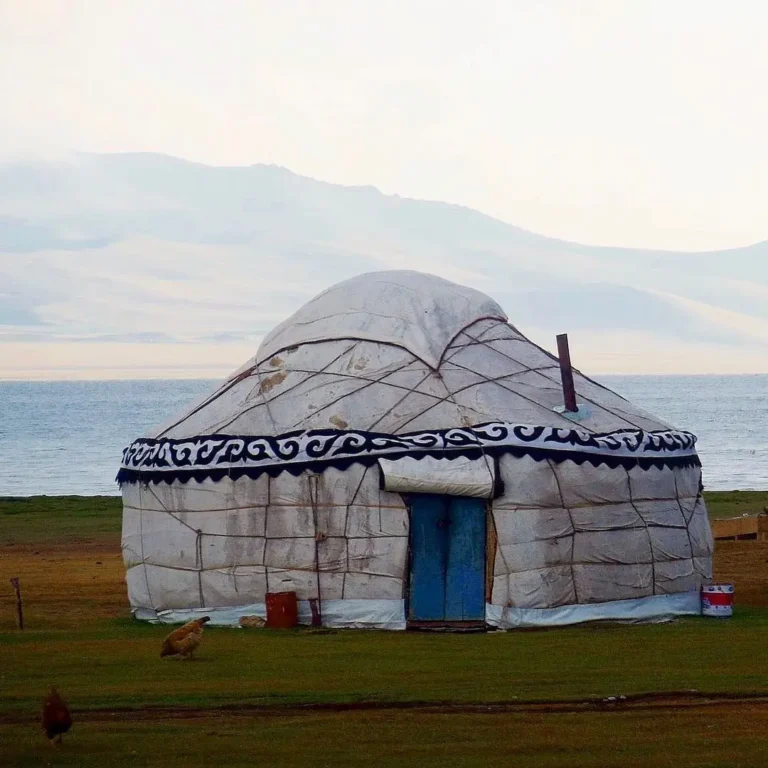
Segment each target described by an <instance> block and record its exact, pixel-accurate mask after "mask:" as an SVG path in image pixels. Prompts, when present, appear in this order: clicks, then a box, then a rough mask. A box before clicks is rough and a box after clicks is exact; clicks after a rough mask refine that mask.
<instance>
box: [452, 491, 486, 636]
mask: <svg viewBox="0 0 768 768" xmlns="http://www.w3.org/2000/svg"><path fill="white" fill-rule="evenodd" d="M448 509H449V518H450V525H449V527H448V530H449V531H450V534H449V536H448V562H447V566H446V571H445V618H446V620H447V621H472V620H480V619H483V618H485V502H483V500H482V499H471V498H467V497H462V496H453V497H449V501H448Z"/></svg>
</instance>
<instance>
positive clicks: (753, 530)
mask: <svg viewBox="0 0 768 768" xmlns="http://www.w3.org/2000/svg"><path fill="white" fill-rule="evenodd" d="M758 520H759V518H758V517H754V516H747V517H729V518H725V519H722V520H715V521H713V523H712V535H713V536H714V537H715V539H733V538H736V537H740V536H755V537H757V533H758ZM765 530H768V529H765Z"/></svg>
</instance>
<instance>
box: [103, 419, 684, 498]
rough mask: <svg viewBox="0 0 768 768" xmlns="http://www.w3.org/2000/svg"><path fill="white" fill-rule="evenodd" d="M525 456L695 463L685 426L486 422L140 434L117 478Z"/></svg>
mask: <svg viewBox="0 0 768 768" xmlns="http://www.w3.org/2000/svg"><path fill="white" fill-rule="evenodd" d="M505 453H509V454H513V455H515V456H531V457H532V458H533V459H535V460H536V461H543V460H553V461H556V462H562V461H574V462H576V463H578V464H581V463H583V462H585V461H587V462H590V463H591V464H593V465H594V466H598V465H600V464H606V465H608V466H611V467H617V466H624V467H627V468H630V467H633V466H640V467H641V468H643V469H649V468H650V467H661V466H666V467H669V466H691V465H696V466H698V465H699V459H698V456H697V455H696V437H695V436H694V435H692V434H691V433H690V432H683V431H678V430H663V431H656V432H645V431H643V430H621V431H617V432H611V433H608V434H592V433H589V432H586V431H584V430H579V429H560V428H556V427H536V426H525V425H519V424H508V423H504V422H489V423H486V424H479V425H477V426H473V427H455V428H451V429H442V430H430V431H420V432H410V433H406V434H402V435H390V434H383V433H378V432H362V431H354V430H335V429H328V430H309V431H294V432H289V433H286V434H283V435H277V436H242V435H202V436H199V437H189V438H179V439H163V438H161V439H154V438H141V439H139V440H136V441H134V442H133V443H132V444H131V445H130V446H129V447H128V448H126V449H125V450H124V451H123V460H122V463H121V465H120V471H119V472H118V475H117V482H118V483H119V484H121V485H122V484H123V483H131V482H144V483H148V482H155V483H157V482H168V483H170V482H173V481H181V482H186V481H187V480H190V479H194V480H197V481H202V480H205V479H212V480H220V479H222V478H224V477H231V478H233V479H237V478H238V477H242V476H248V477H252V478H256V477H258V476H259V475H261V474H264V473H267V474H269V475H270V476H272V477H274V476H276V475H278V474H280V473H281V472H290V473H291V474H293V475H298V474H300V473H301V472H303V471H304V470H307V469H309V470H312V471H315V472H322V471H323V470H324V469H327V468H328V467H337V468H341V469H344V468H346V467H348V466H349V465H350V464H353V463H362V464H366V465H368V466H371V465H373V464H375V463H376V462H377V461H378V459H379V458H384V457H386V458H400V457H404V456H412V457H414V458H416V459H418V458H421V457H423V456H432V457H435V458H442V459H451V458H455V457H457V456H467V457H470V458H479V457H480V456H483V455H486V456H500V455H502V454H505Z"/></svg>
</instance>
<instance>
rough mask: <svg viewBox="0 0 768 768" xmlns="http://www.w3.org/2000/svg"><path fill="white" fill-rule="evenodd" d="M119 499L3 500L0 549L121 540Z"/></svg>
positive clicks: (0, 522)
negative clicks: (49, 543)
mask: <svg viewBox="0 0 768 768" xmlns="http://www.w3.org/2000/svg"><path fill="white" fill-rule="evenodd" d="M121 514H122V499H121V498H120V497H119V496H29V497H24V498H8V497H0V546H4V545H8V544H43V543H47V542H63V541H73V542H87V541H94V540H99V539H111V540H114V539H115V537H117V540H118V541H119V538H120V525H121Z"/></svg>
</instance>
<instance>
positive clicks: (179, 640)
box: [160, 616, 211, 659]
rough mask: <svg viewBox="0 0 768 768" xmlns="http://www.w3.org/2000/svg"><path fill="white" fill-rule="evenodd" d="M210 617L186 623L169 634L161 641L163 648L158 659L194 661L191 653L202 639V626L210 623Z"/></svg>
mask: <svg viewBox="0 0 768 768" xmlns="http://www.w3.org/2000/svg"><path fill="white" fill-rule="evenodd" d="M210 620H211V617H210V616H203V617H202V618H200V619H194V621H189V622H187V623H186V624H185V625H184V626H183V627H179V628H178V629H175V630H174V631H173V632H171V634H170V635H168V637H166V638H165V640H163V647H162V648H161V650H160V658H161V659H162V658H164V657H165V656H181V658H182V659H186V658H190V659H194V656H193V653H194V651H195V650H196V648H197V646H198V645H200V643H201V641H202V639H203V625H204V624H205V622H206V621H210Z"/></svg>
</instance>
